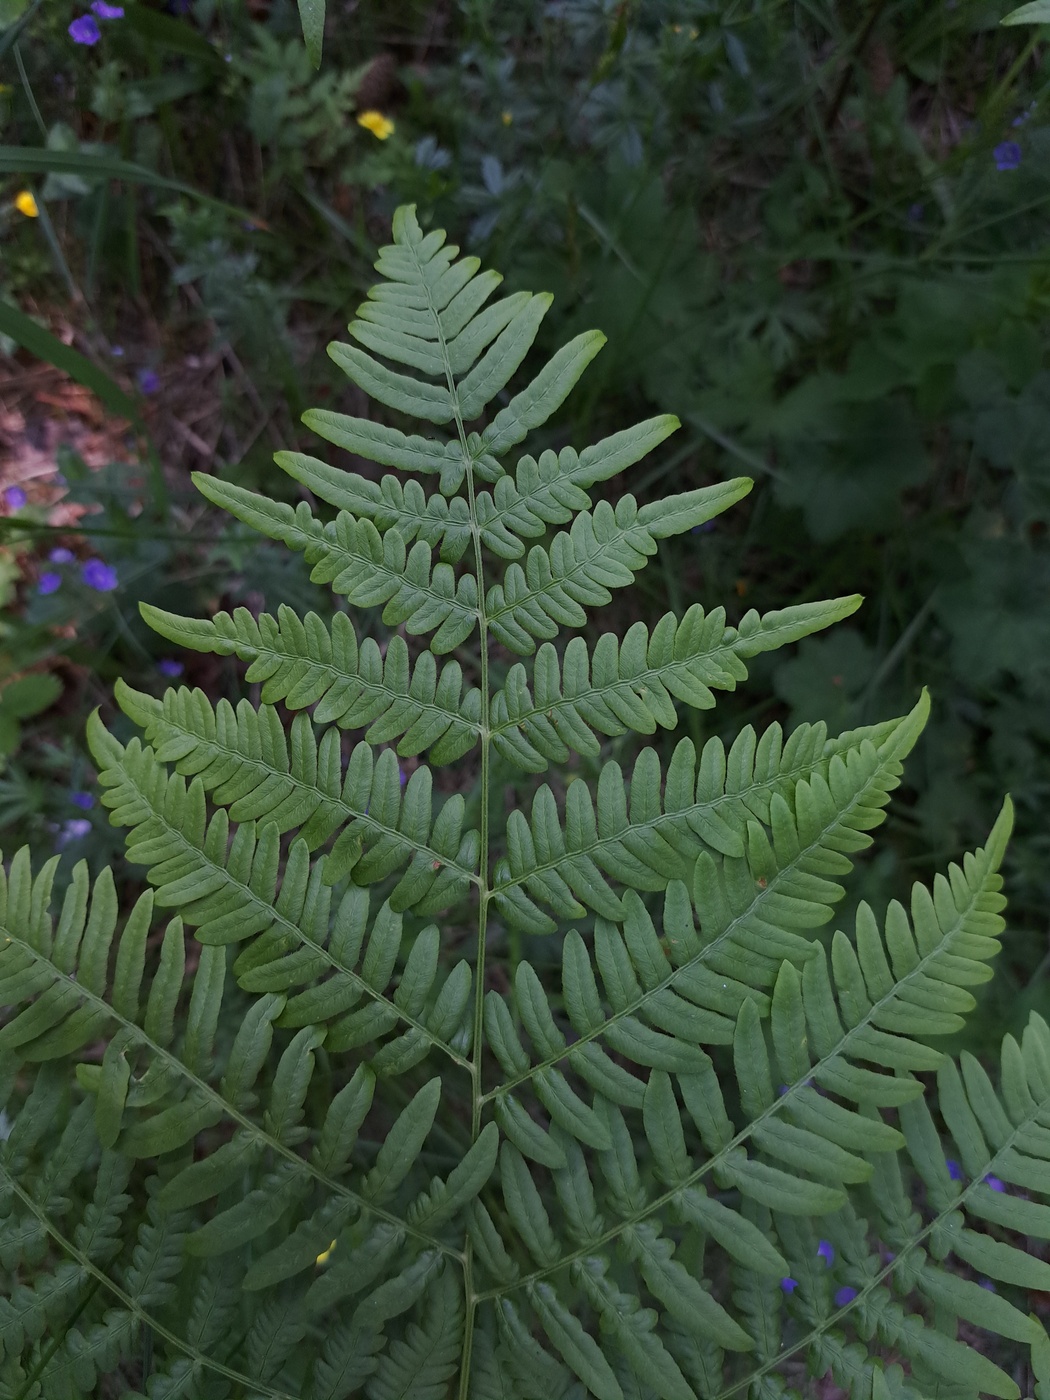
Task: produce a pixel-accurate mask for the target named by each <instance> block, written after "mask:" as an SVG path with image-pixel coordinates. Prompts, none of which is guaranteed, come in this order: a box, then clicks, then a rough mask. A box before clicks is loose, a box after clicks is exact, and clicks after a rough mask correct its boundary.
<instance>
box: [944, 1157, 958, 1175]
mask: <svg viewBox="0 0 1050 1400" xmlns="http://www.w3.org/2000/svg"><path fill="white" fill-rule="evenodd" d="M944 1165H945V1166H946V1167H947V1168H948V1175H949V1176H950V1177H951V1179H952V1180H953V1181H962V1179H963V1169H962V1167H960V1166H959V1163H958V1162H956V1161H953V1160H952V1158H951V1157H945V1159H944Z"/></svg>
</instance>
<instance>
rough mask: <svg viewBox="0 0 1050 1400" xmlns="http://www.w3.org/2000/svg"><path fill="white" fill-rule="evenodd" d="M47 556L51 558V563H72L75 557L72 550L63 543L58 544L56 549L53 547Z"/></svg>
mask: <svg viewBox="0 0 1050 1400" xmlns="http://www.w3.org/2000/svg"><path fill="white" fill-rule="evenodd" d="M47 557H48V558H49V559H50V560H51V562H52V564H72V562H73V559H74V558H75V556H74V554H73V551H72V550H71V549H66V548H65V546H64V545H59V547H58V548H57V549H53V550H52V551H51V553H50V554H49V555H48V556H47Z"/></svg>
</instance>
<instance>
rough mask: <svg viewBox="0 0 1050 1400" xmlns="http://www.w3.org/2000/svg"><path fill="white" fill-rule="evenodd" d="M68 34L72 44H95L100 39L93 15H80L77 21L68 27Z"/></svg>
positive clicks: (96, 21) (96, 22)
mask: <svg viewBox="0 0 1050 1400" xmlns="http://www.w3.org/2000/svg"><path fill="white" fill-rule="evenodd" d="M68 33H69V37H70V38H71V39H72V40H73V42H74V44H89V45H90V44H97V43H98V41H99V39H101V37H102V35H101V34H100V33H99V30H98V20H97V19H96V18H95V16H94V15H81V16H80V18H79V19H75V20H74V21H73V23H72V24H71V25H70V26H69V30H68Z"/></svg>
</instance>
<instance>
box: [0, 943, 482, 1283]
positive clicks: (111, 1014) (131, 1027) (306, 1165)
mask: <svg viewBox="0 0 1050 1400" xmlns="http://www.w3.org/2000/svg"><path fill="white" fill-rule="evenodd" d="M11 941H12V942H13V943H17V944H18V946H19V947H21V948H24V949H25V951H26V952H27V953H29V954H30V956H31V957H32V958H33V959H34V961H35V962H37V963H39V964H42V965H45V966H46V967H47V968H48V969H49V970H50V971H51V972H53V973H54V981H55V982H56V983H63V984H64V983H66V982H69V983H70V985H72V986H74V987H75V988H76V990H77V992H78V993H79V995H80V998H81V1003H82V1004H83V1003H87V1004H88V1005H91V1006H94V1007H95V1008H96V1009H97V1010H98V1011H101V1012H103V1013H105V1015H106V1016H107V1018H108V1019H109V1020H110V1021H111V1022H115V1023H116V1025H117V1026H118V1027H120V1028H122V1029H123V1030H125V1031H127V1032H128V1033H129V1034H130V1036H131V1038H132V1039H133V1040H134V1041H135V1042H136V1044H138V1045H139V1046H141V1047H144V1048H145V1049H146V1050H147V1051H148V1052H149V1053H150V1055H151V1056H152V1057H153V1058H154V1059H156V1060H161V1061H163V1062H164V1063H165V1064H167V1065H168V1066H173V1067H174V1068H175V1070H176V1071H177V1072H178V1076H179V1077H180V1078H182V1079H183V1080H184V1081H186V1082H188V1083H189V1084H190V1085H192V1086H193V1088H194V1089H196V1091H197V1092H198V1093H199V1094H200V1095H201V1096H202V1097H203V1098H205V1099H208V1100H209V1101H210V1102H211V1103H213V1104H214V1105H215V1106H216V1107H218V1108H221V1109H222V1112H223V1113H224V1115H225V1116H226V1117H228V1118H229V1119H231V1120H232V1121H233V1122H234V1123H236V1124H237V1125H238V1126H240V1127H242V1128H244V1129H246V1131H247V1132H248V1133H249V1134H250V1135H251V1136H252V1137H254V1138H255V1139H256V1141H258V1142H261V1143H262V1145H263V1146H264V1147H267V1148H269V1150H270V1151H271V1152H273V1153H274V1154H276V1155H277V1156H278V1157H283V1158H284V1159H285V1160H286V1161H288V1162H292V1163H295V1165H296V1166H297V1167H298V1168H300V1169H301V1170H302V1171H304V1172H305V1173H306V1174H307V1175H308V1176H312V1177H313V1178H314V1180H315V1181H317V1182H319V1183H320V1184H321V1185H322V1186H324V1187H325V1188H326V1189H327V1190H329V1191H331V1192H333V1193H334V1194H335V1195H338V1196H342V1197H344V1198H345V1199H346V1200H350V1201H353V1202H354V1204H355V1205H357V1206H358V1207H359V1208H360V1209H361V1211H362V1212H364V1213H371V1214H372V1215H376V1216H378V1217H379V1218H380V1219H381V1220H384V1221H386V1223H387V1224H389V1225H393V1226H394V1227H395V1228H397V1229H400V1230H404V1231H405V1232H406V1233H407V1234H410V1235H413V1236H414V1237H415V1238H416V1239H417V1240H418V1241H419V1242H420V1243H421V1244H424V1245H426V1246H427V1247H428V1248H431V1249H437V1250H440V1251H441V1252H442V1253H443V1254H445V1255H447V1256H449V1257H450V1258H453V1259H462V1257H463V1256H462V1254H461V1253H460V1251H459V1250H456V1249H453V1248H452V1247H451V1246H450V1245H447V1244H444V1243H442V1242H441V1241H440V1240H438V1239H436V1238H434V1237H433V1236H431V1235H429V1234H427V1232H426V1231H425V1230H420V1229H419V1228H418V1227H416V1226H414V1225H411V1224H410V1223H409V1222H408V1221H406V1220H403V1219H401V1217H400V1216H398V1215H395V1214H393V1213H392V1212H391V1211H388V1210H386V1209H385V1208H384V1207H383V1206H379V1205H374V1204H373V1203H372V1202H370V1201H369V1200H368V1199H367V1198H366V1197H364V1196H359V1195H357V1194H356V1193H355V1192H353V1191H350V1190H348V1188H347V1187H345V1186H343V1185H342V1184H341V1183H340V1182H338V1181H335V1180H334V1179H333V1178H332V1177H330V1176H328V1175H327V1173H325V1172H323V1171H321V1170H320V1169H319V1168H317V1167H315V1166H314V1165H313V1163H312V1162H310V1161H309V1159H308V1158H305V1157H300V1156H299V1154H298V1153H297V1152H294V1151H293V1150H292V1149H291V1148H290V1147H286V1146H285V1145H284V1144H283V1143H280V1142H278V1141H277V1139H276V1138H274V1137H271V1136H270V1134H269V1133H267V1132H266V1130H265V1129H263V1128H260V1127H259V1126H258V1125H257V1124H256V1123H254V1122H253V1121H252V1120H251V1119H250V1118H249V1117H248V1116H247V1115H246V1114H244V1113H242V1112H241V1111H240V1110H239V1109H237V1108H234V1106H233V1105H232V1104H231V1103H229V1101H228V1100H226V1099H224V1098H223V1096H222V1095H221V1094H220V1093H219V1092H218V1091H217V1090H215V1089H213V1088H212V1087H211V1085H210V1084H208V1083H207V1082H206V1081H205V1080H203V1079H201V1078H200V1076H199V1075H197V1074H195V1073H194V1072H193V1071H192V1070H191V1069H189V1068H188V1067H187V1066H186V1064H185V1063H184V1062H183V1061H182V1060H180V1059H179V1057H178V1056H177V1055H176V1054H174V1053H173V1052H172V1051H170V1050H168V1049H166V1048H165V1047H164V1046H162V1045H160V1044H158V1043H157V1041H155V1040H154V1039H153V1038H152V1037H151V1036H149V1035H147V1034H146V1032H145V1031H144V1030H143V1029H142V1027H141V1026H139V1025H138V1024H137V1022H135V1021H131V1020H129V1019H128V1018H127V1017H126V1016H123V1015H121V1013H120V1012H118V1011H117V1010H116V1009H115V1008H114V1007H113V1006H112V1005H111V1004H110V1003H109V1002H108V1001H106V1000H105V999H104V998H103V997H101V996H99V995H98V994H96V993H95V992H92V991H91V990H90V988H88V987H85V986H84V984H83V983H82V982H78V981H76V979H75V978H72V979H70V978H67V977H66V974H65V973H63V972H61V971H59V970H58V969H57V968H56V967H55V965H54V963H53V962H52V961H51V959H50V958H49V957H48V956H47V955H46V954H45V953H41V952H40V951H39V949H37V948H34V947H33V945H32V944H31V943H27V942H26V941H25V940H24V939H22V938H18V937H17V936H14V935H11ZM0 1165H2V1164H0Z"/></svg>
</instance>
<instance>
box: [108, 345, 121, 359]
mask: <svg viewBox="0 0 1050 1400" xmlns="http://www.w3.org/2000/svg"><path fill="white" fill-rule="evenodd" d="M109 353H110V354H111V355H112V356H113V358H114V359H115V360H121V359H123V358H124V347H123V345H111V346H110V347H109Z"/></svg>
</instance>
